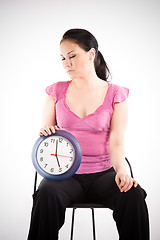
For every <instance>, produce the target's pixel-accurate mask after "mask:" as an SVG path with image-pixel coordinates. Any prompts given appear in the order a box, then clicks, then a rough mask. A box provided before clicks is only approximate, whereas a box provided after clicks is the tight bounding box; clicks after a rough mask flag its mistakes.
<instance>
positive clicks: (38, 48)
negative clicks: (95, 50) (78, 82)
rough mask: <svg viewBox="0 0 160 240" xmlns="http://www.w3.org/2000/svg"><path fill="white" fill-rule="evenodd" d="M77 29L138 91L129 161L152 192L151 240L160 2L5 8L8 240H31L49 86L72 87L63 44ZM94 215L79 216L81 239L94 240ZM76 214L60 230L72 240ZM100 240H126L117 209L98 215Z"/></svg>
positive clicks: (152, 205) (1, 225) (3, 160)
mask: <svg viewBox="0 0 160 240" xmlns="http://www.w3.org/2000/svg"><path fill="white" fill-rule="evenodd" d="M73 27H79V28H85V29H87V30H89V31H91V32H92V33H93V34H94V35H95V36H96V38H97V40H98V42H99V50H100V51H101V52H102V54H103V55H104V57H105V59H106V61H107V63H108V64H109V66H110V69H111V72H112V76H113V78H112V82H113V83H115V84H118V85H123V86H126V87H128V88H129V89H130V97H129V124H128V128H127V132H126V155H127V157H128V158H129V160H130V162H131V164H132V167H133V170H134V175H135V178H136V179H137V180H138V182H139V183H140V185H141V186H142V187H143V188H145V190H146V191H147V193H148V197H147V204H148V208H149V214H150V226H151V239H152V240H159V239H160V231H159V229H158V227H159V222H160V207H159V203H160V190H159V189H160V187H159V166H160V164H159V161H160V154H159V149H160V145H159V142H160V137H159V134H160V131H159V130H160V128H159V122H160V114H159V102H160V101H159V95H160V94H159V87H160V84H159V70H160V48H159V43H160V33H159V30H160V29H159V27H160V2H159V1H158V0H157V1H156V0H111V1H108V0H99V1H96V0H95V1H94V0H87V1H86V0H81V1H73V0H67V1H65V0H55V1H54V0H52V1H51V0H50V1H49V0H44V1H42V0H39V1H38V0H37V1H34V0H33V1H30V0H26V1H23V0H22V1H20V0H19V1H16V0H13V1H12V0H10V1H8V0H1V1H0V36H1V37H0V41H1V42H0V58H1V60H0V61H1V62H0V66H1V69H0V114H1V115H0V116H1V118H0V136H1V139H0V239H2V240H13V239H14V240H25V239H26V238H27V232H28V228H29V222H30V212H31V207H32V196H31V195H32V191H33V180H34V168H33V165H32V162H31V150H32V146H33V144H34V142H35V140H36V139H37V138H38V131H39V128H40V123H41V121H40V119H41V110H42V106H43V101H44V97H45V92H44V89H45V87H46V86H47V85H49V84H51V83H53V82H56V81H60V80H62V81H63V80H69V78H68V76H67V75H66V74H65V73H64V70H63V68H62V66H61V60H60V56H59V41H60V40H61V37H62V35H63V33H64V32H65V31H66V30H68V29H70V28H73ZM90 217H91V213H90V210H77V216H76V222H75V224H76V226H75V234H76V238H75V239H76V240H82V239H87V240H90V239H92V231H91V230H92V229H91V219H90ZM70 219H71V210H69V209H68V210H67V213H66V223H65V225H64V227H63V228H62V229H61V231H60V240H67V239H69V231H70V229H69V228H70ZM96 224H97V239H101V240H105V239H112V240H116V239H118V235H117V230H116V227H115V223H114V220H113V219H112V212H111V211H110V210H107V209H106V210H96Z"/></svg>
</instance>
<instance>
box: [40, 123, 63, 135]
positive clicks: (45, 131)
mask: <svg viewBox="0 0 160 240" xmlns="http://www.w3.org/2000/svg"><path fill="white" fill-rule="evenodd" d="M55 130H58V127H57V126H56V125H55V126H44V127H42V128H41V129H40V132H39V135H40V136H43V135H44V136H46V137H47V136H48V135H51V134H52V133H55Z"/></svg>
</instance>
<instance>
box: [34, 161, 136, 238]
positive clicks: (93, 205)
mask: <svg viewBox="0 0 160 240" xmlns="http://www.w3.org/2000/svg"><path fill="white" fill-rule="evenodd" d="M125 160H126V162H127V163H128V166H129V169H130V174H131V177H132V178H133V171H132V167H131V164H130V162H129V161H128V159H127V158H125ZM36 187H37V172H35V181H34V193H35V191H36ZM67 208H72V209H73V210H72V222H71V235H70V240H73V230H74V219H75V210H76V209H77V208H90V209H91V211H92V229H93V240H96V230H95V214H94V209H95V208H107V207H106V206H105V205H103V204H100V203H74V204H71V205H70V206H68V207H67Z"/></svg>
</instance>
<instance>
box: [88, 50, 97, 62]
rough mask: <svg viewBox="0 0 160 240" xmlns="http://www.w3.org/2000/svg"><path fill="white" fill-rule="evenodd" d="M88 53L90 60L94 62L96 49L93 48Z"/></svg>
mask: <svg viewBox="0 0 160 240" xmlns="http://www.w3.org/2000/svg"><path fill="white" fill-rule="evenodd" d="M88 53H89V59H90V60H94V58H95V54H96V51H95V49H94V48H91V49H90V50H89V51H88Z"/></svg>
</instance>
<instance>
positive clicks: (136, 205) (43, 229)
mask: <svg viewBox="0 0 160 240" xmlns="http://www.w3.org/2000/svg"><path fill="white" fill-rule="evenodd" d="M115 174H116V173H115V171H114V170H113V168H111V169H109V170H108V171H105V172H101V173H94V174H80V175H79V174H75V175H74V176H73V177H71V178H69V179H66V180H63V181H54V180H47V179H43V180H42V182H41V183H40V185H39V188H38V190H37V191H36V193H35V194H34V195H33V199H34V202H33V209H32V216H31V224H30V230H29V235H28V240H57V239H58V231H59V229H60V228H61V227H62V225H63V224H64V218H65V210H66V207H67V206H68V205H70V204H71V203H76V202H83V201H85V202H87V201H88V202H89V201H91V202H96V203H102V204H104V205H105V206H106V207H107V208H110V209H112V210H113V218H114V220H115V222H116V225H117V229H118V233H119V237H120V238H119V239H120V240H148V239H149V220H148V211H147V206H146V203H145V197H146V192H145V191H144V190H143V189H142V188H141V187H140V186H139V185H138V186H137V187H136V188H134V187H132V188H131V189H130V190H129V191H128V192H126V193H124V192H123V193H121V192H120V191H119V188H118V187H117V185H116V183H115Z"/></svg>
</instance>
